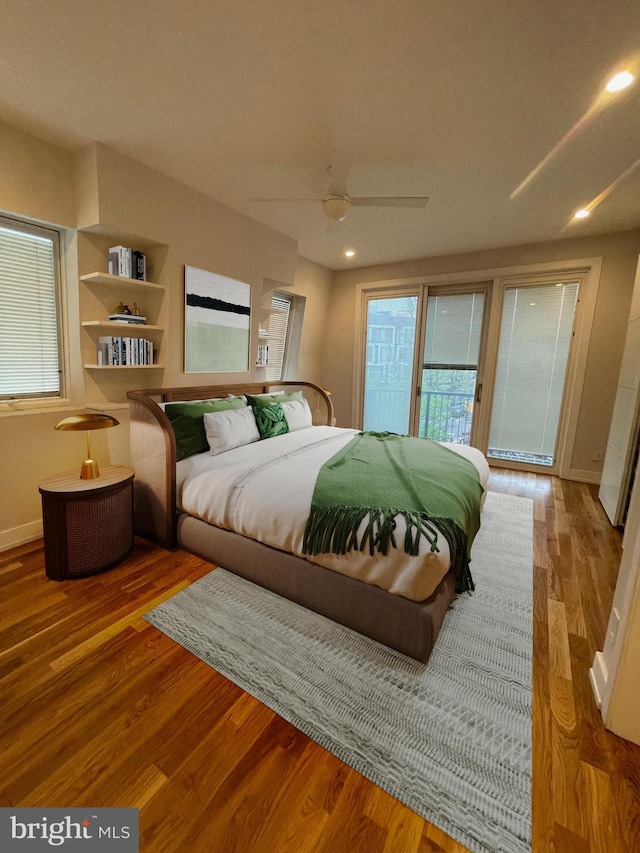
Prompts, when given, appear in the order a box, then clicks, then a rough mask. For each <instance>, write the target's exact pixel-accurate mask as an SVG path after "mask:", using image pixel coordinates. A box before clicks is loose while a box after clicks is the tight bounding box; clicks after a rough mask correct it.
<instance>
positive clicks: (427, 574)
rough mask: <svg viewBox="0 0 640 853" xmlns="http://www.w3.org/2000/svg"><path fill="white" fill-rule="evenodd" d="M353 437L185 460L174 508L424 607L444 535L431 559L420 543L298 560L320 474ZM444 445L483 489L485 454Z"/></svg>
mask: <svg viewBox="0 0 640 853" xmlns="http://www.w3.org/2000/svg"><path fill="white" fill-rule="evenodd" d="M355 433H356V431H355V430H351V429H341V428H338V427H324V426H316V427H310V428H308V429H301V430H298V431H296V432H291V433H287V434H286V435H280V436H276V437H275V438H270V439H268V440H265V441H256V442H255V443H253V444H247V445H245V446H243V447H238V448H236V449H235V450H228V451H226V452H225V453H221V454H220V455H219V456H212V455H211V454H209V453H201V454H198V455H197V456H191V457H190V458H189V459H184V460H183V461H182V462H178V465H177V490H178V494H177V500H178V506H179V507H180V508H181V509H182V511H183V512H186V513H188V514H189V515H193V516H196V517H197V518H201V519H203V520H204V521H207V522H209V523H210V524H215V525H216V526H217V527H223V528H225V529H227V530H233V531H235V532H236V533H240V534H241V535H242V536H247V537H248V538H250V539H256V540H258V541H259V542H263V543H264V544H266V545H271V546H272V547H273V548H279V549H280V550H282V551H289V552H290V553H292V554H295V555H296V556H298V557H303V558H304V559H308V560H309V561H310V562H313V563H317V564H319V565H321V566H324V567H325V568H328V569H332V570H333V571H336V572H341V573H342V574H344V575H349V576H350V577H353V578H357V579H358V580H362V581H365V582H366V583H370V584H375V585H376V586H379V587H382V588H383V589H386V590H388V591H389V592H391V593H394V594H396V595H403V596H404V597H405V598H409V599H411V600H413V601H423V600H424V599H425V598H428V597H429V596H430V595H431V593H432V592H433V591H434V589H435V588H436V586H437V585H438V584H439V583H440V580H441V579H442V578H443V577H444V575H445V574H446V572H447V570H448V569H449V565H450V556H449V546H448V544H447V541H446V539H445V538H444V536H442V535H441V536H439V539H438V546H439V551H438V552H431V551H430V550H429V547H430V546H429V544H428V542H427V541H426V539H425V540H423V542H422V546H421V551H420V554H418V555H417V556H415V557H411V556H409V555H408V554H406V553H405V552H404V550H403V549H402V548H391V549H389V554H388V555H387V556H381V555H375V556H373V557H371V556H370V555H369V553H368V552H367V553H362V552H359V551H358V552H354V551H352V552H350V553H349V554H346V555H339V554H317V555H314V556H313V557H312V558H309V557H308V556H307V555H306V554H303V553H302V537H303V534H304V528H305V524H306V521H307V516H308V515H309V508H310V505H311V498H312V495H313V489H314V486H315V482H316V478H317V474H318V471H319V470H320V468H321V466H322V465H323V464H324V463H325V462H326V461H327V460H328V459H330V458H331V457H332V456H333V455H334V454H335V453H337V452H338V450H340V448H342V447H343V446H344V445H345V444H347V443H348V442H349V441H350V440H351V438H352V437H353V436H354V435H355ZM446 446H447V447H449V448H450V449H451V450H454V451H455V452H456V453H459V454H460V455H461V456H464V457H466V458H467V459H469V460H470V461H471V462H472V463H473V464H474V465H475V466H476V468H477V469H478V472H479V474H480V482H481V483H482V485H483V487H486V483H487V479H488V477H489V466H488V464H487V461H486V459H485V458H484V456H483V454H482V453H481V452H480V451H479V450H476V449H475V448H473V447H465V446H463V445H458V444H448V445H446ZM396 521H397V528H396V541H399V542H403V541H404V530H405V526H404V520H403V519H402V517H400V516H398V517H397V519H396ZM364 524H365V522H363V526H364Z"/></svg>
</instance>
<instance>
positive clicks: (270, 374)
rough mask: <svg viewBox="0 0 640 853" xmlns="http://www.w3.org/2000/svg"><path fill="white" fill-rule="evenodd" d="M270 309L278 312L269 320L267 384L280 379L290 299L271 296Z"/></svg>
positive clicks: (279, 295)
mask: <svg viewBox="0 0 640 853" xmlns="http://www.w3.org/2000/svg"><path fill="white" fill-rule="evenodd" d="M271 307H272V308H277V309H278V310H277V311H276V312H274V313H273V314H271V316H270V318H269V361H268V363H267V371H266V377H267V382H278V381H279V380H280V379H282V369H283V367H284V360H285V356H286V348H287V331H288V329H289V317H290V314H291V298H290V297H289V296H285V295H283V294H280V293H274V294H272V296H271Z"/></svg>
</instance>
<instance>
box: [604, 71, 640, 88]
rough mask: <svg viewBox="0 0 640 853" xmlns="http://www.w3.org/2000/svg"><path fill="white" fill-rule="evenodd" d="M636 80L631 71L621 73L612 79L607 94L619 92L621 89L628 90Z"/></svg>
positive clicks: (607, 86) (608, 84)
mask: <svg viewBox="0 0 640 853" xmlns="http://www.w3.org/2000/svg"><path fill="white" fill-rule="evenodd" d="M635 79H636V78H635V77H634V76H633V74H631V73H629V71H621V72H620V73H619V74H616V75H615V77H612V78H611V80H609V82H608V83H607V85H606V87H605V88H606V90H607V92H619V91H621V89H626V88H627V86H630V85H631V84H632V83H633V81H634V80H635Z"/></svg>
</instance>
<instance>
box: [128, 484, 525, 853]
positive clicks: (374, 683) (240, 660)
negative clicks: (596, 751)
mask: <svg viewBox="0 0 640 853" xmlns="http://www.w3.org/2000/svg"><path fill="white" fill-rule="evenodd" d="M532 515H533V513H532V502H531V501H530V500H528V499H525V498H518V497H514V496H510V495H500V494H497V493H495V492H489V493H488V495H487V500H486V504H485V508H484V510H483V514H482V527H481V530H480V532H479V534H478V536H477V538H476V541H475V542H474V545H473V550H472V555H471V557H472V561H471V570H472V572H473V577H474V580H475V582H476V592H475V593H474V594H473V595H462V596H460V597H458V598H457V599H456V601H455V602H454V604H453V606H452V607H451V608H450V610H449V612H448V613H447V616H446V618H445V622H444V625H443V627H442V629H441V631H440V635H439V637H438V640H437V643H436V646H435V648H434V650H433V653H432V655H431V659H430V660H429V663H428V664H426V665H425V664H419V663H417V662H416V661H414V660H412V659H411V658H407V657H406V656H405V655H402V654H400V653H399V652H394V651H392V650H390V649H388V648H386V647H385V646H382V645H380V644H379V643H376V642H375V641H373V640H369V639H367V638H365V637H362V636H361V635H359V634H357V633H355V632H354V631H351V630H350V629H348V628H344V627H342V626H341V625H337V624H336V623H335V622H332V621H330V620H328V619H325V618H324V617H322V616H319V615H318V614H316V613H313V612H311V611H309V610H306V609H305V608H303V607H300V606H299V605H297V604H293V603H292V602H290V601H287V600H286V599H283V598H280V597H279V596H277V595H275V594H274V593H271V592H269V591H267V590H264V589H262V588H260V587H257V586H255V585H254V584H252V583H250V582H248V581H246V580H244V579H242V578H239V577H237V576H235V575H233V574H230V573H229V572H226V571H225V570H224V569H216V570H215V571H213V572H211V573H210V574H209V575H207V576H206V577H204V578H202V579H201V580H199V581H198V582H197V583H195V584H193V585H192V586H190V587H188V588H187V589H186V590H184V591H182V592H180V593H179V594H178V595H176V596H174V597H173V598H171V599H169V600H168V601H166V602H164V603H163V604H161V605H160V606H159V607H156V608H155V609H154V610H152V611H151V612H150V613H148V614H147V615H146V617H145V618H146V619H147V620H148V621H149V622H150V623H151V624H153V625H155V626H156V627H157V628H159V629H160V630H161V631H163V632H164V633H165V634H167V635H168V636H170V637H172V638H173V639H174V640H176V641H177V642H178V643H180V644H181V645H182V646H184V647H185V648H187V649H188V650H189V651H191V652H193V654H195V655H197V656H198V657H199V658H201V659H202V660H203V661H205V662H206V663H208V664H209V665H210V666H212V667H213V668H215V669H216V670H218V671H219V672H221V673H222V674H223V675H225V676H226V677H227V678H229V679H230V680H231V681H233V682H234V683H236V684H238V685H239V686H240V687H242V688H243V689H244V690H246V691H247V692H248V693H250V694H251V695H252V696H254V697H256V698H257V699H259V700H260V701H261V702H264V704H265V705H267V706H268V707H269V708H271V709H272V710H274V711H276V713H278V714H280V715H281V716H282V717H284V718H285V719H286V720H288V721H289V722H290V723H292V724H293V725H294V726H296V727H297V728H298V729H300V730H301V731H303V732H304V733H305V734H307V735H308V736H309V737H310V738H312V739H313V740H315V741H316V742H317V743H319V744H321V745H322V746H323V747H325V748H326V749H328V750H329V751H330V752H332V753H333V754H334V755H336V756H337V757H338V758H340V759H342V760H343V761H344V762H345V763H346V764H348V765H350V766H351V767H353V768H354V769H355V770H357V771H358V772H360V773H362V775H363V776H365V777H367V778H368V779H370V780H371V781H372V782H374V783H375V784H376V785H379V786H380V787H381V788H383V789H384V790H385V791H387V792H388V793H390V794H392V795H393V796H394V797H396V798H397V799H398V800H400V802H402V803H404V804H405V805H407V806H409V807H410V808H411V809H413V810H414V811H415V812H416V813H417V814H419V815H421V816H422V817H424V818H426V819H427V820H428V821H429V822H430V823H433V824H434V825H435V826H437V827H439V828H440V829H441V830H443V831H444V832H446V833H447V834H448V835H450V836H451V837H452V838H454V839H456V840H457V841H459V842H460V843H461V844H464V845H465V846H466V847H468V848H469V849H470V850H472V851H474V853H476V851H477V853H499V852H501V851H503V852H504V853H525V851H530V849H531V654H532V589H531V586H532V563H533V557H532V538H533V534H532V527H533V524H532Z"/></svg>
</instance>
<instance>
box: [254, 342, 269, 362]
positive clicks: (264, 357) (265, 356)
mask: <svg viewBox="0 0 640 853" xmlns="http://www.w3.org/2000/svg"><path fill="white" fill-rule="evenodd" d="M268 364H269V344H258V358H257V360H256V367H266V366H267V365H268Z"/></svg>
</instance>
